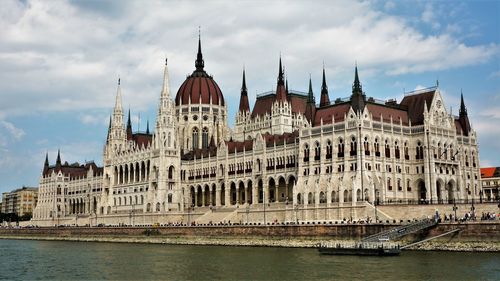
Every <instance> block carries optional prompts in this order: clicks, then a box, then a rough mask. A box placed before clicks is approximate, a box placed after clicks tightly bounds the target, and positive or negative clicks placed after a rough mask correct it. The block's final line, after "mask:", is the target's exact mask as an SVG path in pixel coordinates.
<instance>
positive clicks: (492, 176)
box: [480, 167, 500, 202]
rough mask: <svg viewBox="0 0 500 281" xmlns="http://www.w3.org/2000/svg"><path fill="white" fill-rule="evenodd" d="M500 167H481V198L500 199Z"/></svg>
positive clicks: (487, 200) (489, 200)
mask: <svg viewBox="0 0 500 281" xmlns="http://www.w3.org/2000/svg"><path fill="white" fill-rule="evenodd" d="M499 190H500V167H486V168H481V194H480V197H481V200H484V201H486V202H491V201H498V200H500V193H499Z"/></svg>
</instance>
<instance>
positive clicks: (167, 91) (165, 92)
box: [161, 58, 170, 97]
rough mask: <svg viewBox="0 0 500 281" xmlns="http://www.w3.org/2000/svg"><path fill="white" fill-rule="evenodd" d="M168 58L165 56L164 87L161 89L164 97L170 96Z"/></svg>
mask: <svg viewBox="0 0 500 281" xmlns="http://www.w3.org/2000/svg"><path fill="white" fill-rule="evenodd" d="M167 61H168V58H165V70H164V71H163V88H162V91H161V96H162V97H169V96H170V82H169V79H168V66H167Z"/></svg>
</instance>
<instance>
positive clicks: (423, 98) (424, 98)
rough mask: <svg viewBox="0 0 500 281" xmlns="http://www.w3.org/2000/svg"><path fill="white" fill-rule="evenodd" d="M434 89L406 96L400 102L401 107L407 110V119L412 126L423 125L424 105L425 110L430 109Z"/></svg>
mask: <svg viewBox="0 0 500 281" xmlns="http://www.w3.org/2000/svg"><path fill="white" fill-rule="evenodd" d="M435 93H436V90H435V89H432V90H429V91H427V92H423V93H420V94H413V95H408V96H405V97H404V98H403V100H402V101H401V107H402V108H404V109H406V110H408V118H409V119H410V120H411V123H412V125H422V124H424V104H425V103H427V108H430V106H431V103H432V99H433V98H434V94H435Z"/></svg>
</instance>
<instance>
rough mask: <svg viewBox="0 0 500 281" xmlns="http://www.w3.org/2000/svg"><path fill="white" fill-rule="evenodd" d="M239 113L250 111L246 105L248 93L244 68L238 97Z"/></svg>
mask: <svg viewBox="0 0 500 281" xmlns="http://www.w3.org/2000/svg"><path fill="white" fill-rule="evenodd" d="M239 111H240V112H247V111H250V106H249V105H248V91H247V82H246V79H245V68H243V81H242V82H241V95H240V107H239Z"/></svg>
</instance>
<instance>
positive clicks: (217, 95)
mask: <svg viewBox="0 0 500 281" xmlns="http://www.w3.org/2000/svg"><path fill="white" fill-rule="evenodd" d="M195 66H196V70H195V71H193V73H192V74H191V75H189V76H188V77H187V78H186V80H185V81H184V83H182V85H181V87H180V88H179V91H177V95H176V96H175V105H177V106H179V105H187V104H189V103H191V104H199V103H202V104H213V105H219V103H220V105H221V106H224V96H223V95H222V91H221V90H220V88H219V85H217V83H216V82H215V80H214V79H213V78H212V77H211V76H210V75H208V74H207V72H206V71H205V70H204V69H203V68H204V66H205V62H204V61H203V55H202V53H201V40H200V39H198V54H197V57H196V61H195Z"/></svg>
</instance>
